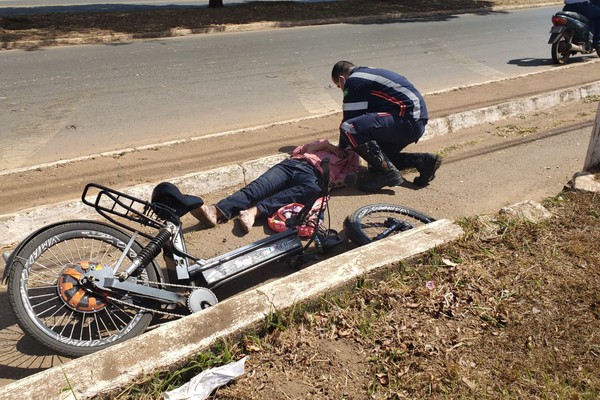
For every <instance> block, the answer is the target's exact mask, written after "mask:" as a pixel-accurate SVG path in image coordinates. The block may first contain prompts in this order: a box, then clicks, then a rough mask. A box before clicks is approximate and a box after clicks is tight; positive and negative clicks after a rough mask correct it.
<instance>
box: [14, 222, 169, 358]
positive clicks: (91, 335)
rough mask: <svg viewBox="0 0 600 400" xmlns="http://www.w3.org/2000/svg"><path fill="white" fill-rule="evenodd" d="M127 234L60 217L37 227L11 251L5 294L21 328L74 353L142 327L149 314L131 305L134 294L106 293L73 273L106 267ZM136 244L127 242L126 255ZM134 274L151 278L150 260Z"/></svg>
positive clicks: (98, 346)
mask: <svg viewBox="0 0 600 400" xmlns="http://www.w3.org/2000/svg"><path fill="white" fill-rule="evenodd" d="M129 239H130V237H129V236H128V235H126V234H125V233H123V232H121V231H120V230H117V229H115V228H113V227H112V226H109V225H106V224H102V223H98V222H93V221H78V222H65V223H62V224H59V225H56V226H54V227H51V228H49V229H46V230H43V231H41V232H40V233H39V234H37V235H36V236H34V237H33V238H31V239H30V240H29V241H28V242H27V244H25V245H24V246H23V247H22V248H21V249H20V250H19V251H18V253H17V254H15V255H14V257H13V260H14V261H13V262H12V264H11V271H10V275H9V277H8V299H9V302H10V305H11V307H12V310H13V312H14V314H15V316H16V318H17V322H18V324H19V326H20V327H21V329H23V331H24V332H26V333H27V334H29V335H30V336H31V337H32V338H33V339H35V340H36V341H37V342H39V343H40V344H42V345H43V346H45V347H47V348H49V349H51V350H54V351H56V352H58V353H60V354H63V355H66V356H71V357H79V356H83V355H86V354H90V353H94V352H96V351H98V350H101V349H104V348H106V347H109V346H112V345H114V344H117V343H120V342H123V341H125V340H127V339H129V338H132V337H134V336H137V335H139V334H141V333H143V332H144V331H145V330H146V328H147V327H148V325H149V324H150V322H151V320H152V317H153V314H152V313H149V312H147V311H143V310H141V309H139V308H136V307H133V306H131V305H132V304H135V303H136V299H132V298H121V299H120V300H121V301H120V302H116V301H112V300H110V299H108V298H107V296H109V294H108V293H102V292H100V291H98V290H97V289H96V290H90V286H89V285H88V286H86V285H85V283H82V281H81V280H80V279H79V278H80V277H81V273H82V272H84V271H85V270H86V269H87V268H90V266H93V267H92V268H111V267H114V266H115V264H116V262H117V261H118V260H119V258H120V257H121V255H122V254H123V249H124V247H125V245H126V244H127V243H128V241H129ZM140 250H141V246H140V244H138V243H134V244H133V246H132V247H131V249H130V251H129V253H128V254H127V257H126V258H125V261H124V263H123V265H124V266H123V267H122V268H125V265H128V263H127V259H131V258H133V257H135V256H136V255H137V254H138V253H139V252H140ZM139 278H140V279H144V280H150V281H157V280H158V275H157V272H156V270H155V267H154V265H153V264H152V263H151V264H149V265H148V266H146V267H145V268H144V269H142V271H141V273H140V274H139Z"/></svg>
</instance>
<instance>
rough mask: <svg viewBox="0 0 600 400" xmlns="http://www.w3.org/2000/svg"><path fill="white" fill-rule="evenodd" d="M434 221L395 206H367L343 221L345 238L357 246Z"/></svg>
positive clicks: (419, 213) (421, 214)
mask: <svg viewBox="0 0 600 400" xmlns="http://www.w3.org/2000/svg"><path fill="white" fill-rule="evenodd" d="M433 221H435V219H433V218H432V217H429V216H427V215H425V214H423V213H421V212H419V211H415V210H412V209H410V208H407V207H403V206H399V205H395V204H369V205H366V206H363V207H361V208H359V209H358V210H356V211H354V213H352V214H351V215H350V216H348V217H347V218H346V220H345V221H344V229H345V231H346V236H347V237H348V239H350V240H351V241H352V242H353V243H354V244H357V245H359V246H362V245H365V244H368V243H371V242H373V241H376V240H380V239H383V238H386V237H388V236H391V235H395V234H397V233H399V232H403V231H406V230H409V229H413V228H415V227H417V226H419V225H423V224H428V223H430V222H433Z"/></svg>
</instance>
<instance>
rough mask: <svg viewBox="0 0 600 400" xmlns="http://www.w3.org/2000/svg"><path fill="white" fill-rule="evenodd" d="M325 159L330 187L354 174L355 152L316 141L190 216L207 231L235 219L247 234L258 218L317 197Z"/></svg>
mask: <svg viewBox="0 0 600 400" xmlns="http://www.w3.org/2000/svg"><path fill="white" fill-rule="evenodd" d="M325 157H329V160H330V161H329V163H330V168H329V178H330V182H331V184H332V186H337V185H340V184H342V183H343V182H344V180H345V179H346V178H347V176H348V175H349V174H356V173H357V172H358V165H359V159H358V156H357V155H356V153H355V152H353V151H345V150H342V149H340V148H339V147H337V146H335V145H333V144H331V143H330V142H329V141H327V140H326V139H321V140H317V141H315V142H312V143H307V144H305V145H302V146H298V147H296V148H295V149H294V151H293V152H292V154H291V156H290V158H288V159H285V160H283V161H281V162H279V163H277V164H276V165H274V166H273V167H271V168H269V169H268V170H267V171H266V172H265V173H263V174H262V175H261V176H259V177H258V178H257V179H255V180H254V181H252V182H251V183H249V184H248V185H247V186H245V187H243V188H242V189H240V190H238V191H237V192H235V193H233V194H231V195H230V196H227V197H226V198H224V199H222V200H220V201H218V202H217V203H215V204H212V205H203V206H201V207H199V208H196V209H195V210H192V215H193V216H194V217H196V219H198V220H199V221H200V222H201V223H203V224H204V225H205V226H208V227H214V226H216V224H217V222H226V221H228V220H230V219H232V218H234V217H236V216H238V215H239V217H240V218H239V220H240V223H241V226H242V229H243V230H244V232H246V233H248V232H249V231H250V229H252V226H253V225H254V221H255V220H256V218H257V217H258V216H261V215H264V216H270V215H272V214H273V213H274V212H276V211H277V210H279V208H280V207H282V206H285V205H287V204H290V203H301V204H304V203H305V202H307V201H309V200H312V199H314V198H315V197H317V196H318V195H319V194H320V193H321V187H320V186H319V180H320V178H321V174H322V173H323V170H322V169H321V160H323V159H324V158H325Z"/></svg>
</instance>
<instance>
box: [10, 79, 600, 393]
mask: <svg viewBox="0 0 600 400" xmlns="http://www.w3.org/2000/svg"><path fill="white" fill-rule="evenodd" d="M593 95H600V81H597V82H593V83H588V84H583V85H580V86H575V87H570V88H565V89H561V90H556V91H552V92H548V93H544V94H538V95H535V96H531V97H526V98H520V99H516V100H513V101H508V102H503V103H500V104H496V105H491V106H487V107H483V108H478V109H473V110H469V111H464V112H460V113H456V114H453V115H449V116H445V117H441V118H437V119H433V120H431V121H430V123H429V125H428V127H427V132H426V135H425V138H431V137H435V136H440V135H445V134H450V133H455V132H458V131H460V130H461V129H465V128H468V127H472V126H476V125H480V124H484V123H493V122H496V121H499V120H502V119H506V118H510V117H514V116H518V115H521V114H526V113H531V112H533V111H536V110H538V111H539V110H543V109H548V108H551V107H554V106H557V105H558V104H560V103H563V102H568V101H577V100H580V99H582V98H584V97H587V96H593ZM283 157H285V155H277V156H271V157H266V158H262V159H257V160H253V161H249V162H246V163H243V164H234V165H230V166H227V167H223V168H218V169H214V170H209V171H201V172H198V173H194V174H189V175H186V176H181V177H174V178H173V179H171V181H172V182H174V183H175V184H177V185H179V186H180V187H181V188H182V191H184V192H186V191H187V192H192V193H199V194H206V193H210V192H212V191H216V190H219V189H224V188H226V187H231V186H233V185H239V184H242V183H243V182H245V181H248V180H249V179H253V177H255V176H258V175H259V174H261V173H262V172H263V171H265V170H266V169H267V168H268V167H269V166H271V165H273V164H274V163H275V162H278V161H279V160H281V159H282V158H283ZM208 183H210V184H208ZM153 186H154V185H153V184H146V185H140V186H136V187H132V188H130V189H128V190H127V191H128V193H131V194H133V195H136V196H139V197H142V198H146V197H147V195H148V193H150V191H151V189H152V188H153ZM73 215H77V216H78V217H81V218H90V219H97V217H98V216H97V214H96V213H95V212H94V211H93V210H91V209H90V208H88V207H84V206H83V205H82V204H81V202H80V201H78V200H77V201H71V202H65V203H60V204H54V205H48V206H45V207H39V208H35V209H30V210H25V211H24V212H21V213H18V214H12V215H4V216H0V226H1V227H2V229H1V233H0V245H3V246H4V245H10V244H11V243H14V242H15V241H18V240H21V239H22V238H23V237H24V236H25V235H26V234H28V233H29V232H31V231H33V230H35V229H36V228H38V227H41V226H43V225H45V224H48V223H51V222H54V221H60V220H63V219H69V218H71V217H72V216H73ZM461 235H462V230H461V228H460V227H458V225H456V224H454V222H452V221H449V220H439V221H436V222H434V223H432V224H429V225H426V226H423V227H420V228H418V229H415V230H413V231H409V232H406V233H404V234H402V235H397V236H394V237H391V238H388V239H386V241H387V243H384V242H383V241H382V242H377V243H373V244H371V245H368V246H364V247H361V248H356V249H354V250H352V251H349V252H347V253H344V254H341V255H338V256H335V257H333V258H330V259H328V260H326V261H323V262H321V263H318V264H315V265H312V266H310V267H308V268H306V269H303V270H301V271H298V272H296V273H294V274H291V275H289V276H286V277H284V278H280V279H278V280H276V281H273V282H270V283H267V284H265V285H262V286H260V287H257V288H255V289H251V290H248V291H245V292H243V293H241V294H238V295H236V296H233V297H231V298H228V299H226V300H225V301H223V302H220V303H219V304H217V305H216V306H215V307H212V308H210V309H208V310H205V311H202V312H200V313H197V314H194V315H190V316H188V317H185V318H182V319H179V320H177V321H173V322H170V323H168V324H166V325H163V326H160V327H158V328H156V329H154V330H152V331H149V332H147V333H145V334H144V335H142V336H139V337H137V338H134V339H131V340H129V341H127V342H125V343H122V344H119V345H116V346H113V347H111V348H108V349H106V350H103V351H101V352H98V353H95V354H92V355H89V356H85V357H82V358H79V359H77V360H72V361H69V362H67V363H65V364H63V365H62V366H59V367H53V368H50V369H48V370H45V371H43V372H39V373H37V374H34V375H32V376H29V377H27V378H23V379H21V380H19V381H16V382H14V383H11V384H9V385H6V386H4V387H3V389H2V391H1V393H0V399H21V398H23V396H24V395H25V394H26V396H27V397H29V398H34V399H53V398H60V399H65V398H69V397H70V398H73V397H72V394H70V393H68V392H63V393H62V394H61V391H62V389H63V388H65V387H66V386H67V382H66V379H65V376H66V377H77V379H75V380H74V381H73V380H71V382H75V383H74V384H73V385H74V387H73V390H74V391H75V393H76V396H77V399H85V398H90V397H92V396H94V395H97V394H99V393H106V392H108V391H110V390H113V389H116V388H119V387H123V386H125V385H128V384H131V382H132V381H134V380H135V379H138V378H140V377H141V376H144V375H148V374H152V373H154V372H155V371H158V370H165V369H167V368H169V367H171V366H174V365H180V364H182V363H184V362H185V360H187V359H189V358H191V357H192V356H194V355H195V354H196V353H198V352H200V351H202V350H206V349H207V348H208V347H209V346H210V345H211V344H212V343H214V342H215V341H216V340H218V339H219V338H224V337H227V336H230V335H235V334H239V333H240V332H242V331H244V330H246V329H248V328H250V327H252V326H253V325H255V324H256V323H259V322H261V321H262V320H263V319H264V317H265V315H267V314H268V313H269V312H270V311H272V310H273V309H276V310H283V309H286V308H288V307H291V306H293V305H294V304H296V303H299V302H305V301H310V300H311V299H317V298H318V297H319V296H321V295H322V294H324V293H327V292H330V291H332V290H336V289H339V288H342V287H345V286H347V285H349V284H351V283H352V282H354V281H355V279H356V278H357V277H359V276H362V275H364V274H367V273H369V272H372V271H375V270H377V269H379V268H381V267H385V266H387V265H390V264H392V263H395V262H398V261H400V260H403V259H407V258H410V257H412V256H415V255H417V254H419V253H422V252H425V251H427V250H429V249H431V248H434V247H436V246H439V245H441V244H443V243H447V242H449V241H453V240H455V239H457V238H458V237H460V236H461ZM389 244H392V245H391V246H390V245H389ZM384 246H385V251H383V250H382V249H383V247H384ZM390 249H391V250H390ZM316 271H318V273H316ZM321 276H327V277H328V279H327V280H323V279H321V278H320V277H321Z"/></svg>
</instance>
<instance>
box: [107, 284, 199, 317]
mask: <svg viewBox="0 0 600 400" xmlns="http://www.w3.org/2000/svg"><path fill="white" fill-rule="evenodd" d="M138 283H141V284H148V285H153V284H154V285H162V286H171V287H177V288H185V289H192V290H193V289H197V288H198V287H197V286H188V285H178V284H175V283H164V282H153V281H138ZM106 298H107V299H109V300H112V301H114V302H116V303H120V304H123V305H126V306H128V307H131V308H135V309H138V310H142V311H147V312H151V313H157V314H161V315H168V316H171V317H177V318H182V317H185V315H182V314H176V313H171V312H168V311H163V310H157V309H154V308H149V307H143V306H138V305H136V304H131V303H128V302H126V301H123V300H121V299H117V298H115V297H112V296H106Z"/></svg>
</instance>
